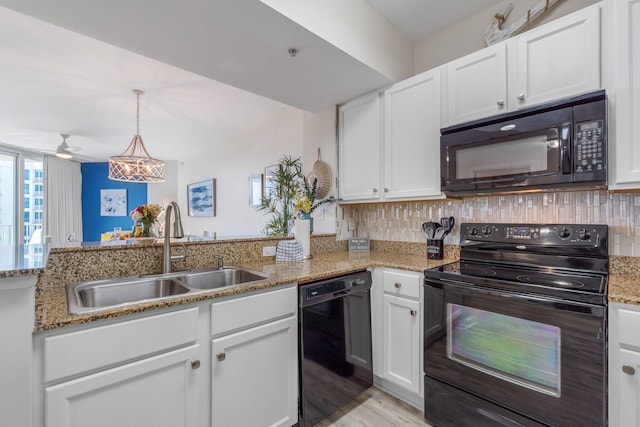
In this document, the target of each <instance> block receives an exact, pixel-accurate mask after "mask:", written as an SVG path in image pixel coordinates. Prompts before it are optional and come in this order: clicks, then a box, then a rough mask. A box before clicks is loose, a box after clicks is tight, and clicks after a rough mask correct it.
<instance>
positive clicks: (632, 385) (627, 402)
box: [612, 349, 640, 427]
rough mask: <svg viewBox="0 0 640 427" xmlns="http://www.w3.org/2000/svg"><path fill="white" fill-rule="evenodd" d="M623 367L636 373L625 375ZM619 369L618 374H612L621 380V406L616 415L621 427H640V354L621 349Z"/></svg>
mask: <svg viewBox="0 0 640 427" xmlns="http://www.w3.org/2000/svg"><path fill="white" fill-rule="evenodd" d="M623 367H625V370H629V369H630V368H631V369H634V370H635V373H634V374H628V373H625V372H624V371H623V370H622V369H623ZM618 369H619V371H618V372H616V373H612V374H614V375H616V376H617V377H618V378H619V388H618V398H619V404H618V406H617V410H618V414H616V415H617V418H618V420H619V422H620V424H619V426H620V427H638V426H640V353H637V352H635V351H630V350H625V349H621V350H620V366H619V367H618ZM614 408H616V407H615V406H614ZM614 408H612V409H614Z"/></svg>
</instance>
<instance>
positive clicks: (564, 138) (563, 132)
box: [560, 125, 571, 174]
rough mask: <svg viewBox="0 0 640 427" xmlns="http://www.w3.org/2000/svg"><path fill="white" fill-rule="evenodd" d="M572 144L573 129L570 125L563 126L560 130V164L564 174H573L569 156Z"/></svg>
mask: <svg viewBox="0 0 640 427" xmlns="http://www.w3.org/2000/svg"><path fill="white" fill-rule="evenodd" d="M570 144H571V128H570V127H569V126H568V125H565V126H562V128H561V129H560V164H561V165H562V173H563V174H569V173H571V156H570V155H569V146H570Z"/></svg>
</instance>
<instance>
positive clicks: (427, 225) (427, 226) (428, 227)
mask: <svg viewBox="0 0 640 427" xmlns="http://www.w3.org/2000/svg"><path fill="white" fill-rule="evenodd" d="M422 231H423V232H424V235H425V236H427V239H433V228H432V227H431V225H430V223H429V222H423V223H422Z"/></svg>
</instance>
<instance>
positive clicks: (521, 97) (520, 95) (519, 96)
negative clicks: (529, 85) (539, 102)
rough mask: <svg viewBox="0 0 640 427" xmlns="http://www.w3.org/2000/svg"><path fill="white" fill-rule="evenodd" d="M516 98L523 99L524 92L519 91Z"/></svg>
mask: <svg viewBox="0 0 640 427" xmlns="http://www.w3.org/2000/svg"><path fill="white" fill-rule="evenodd" d="M518 99H519V100H520V101H524V93H520V94H518Z"/></svg>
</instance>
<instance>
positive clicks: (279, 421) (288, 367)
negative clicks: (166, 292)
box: [211, 317, 298, 427]
mask: <svg viewBox="0 0 640 427" xmlns="http://www.w3.org/2000/svg"><path fill="white" fill-rule="evenodd" d="M296 330H297V321H296V319H295V318H294V317H289V318H286V319H282V320H278V321H276V322H271V323H268V324H266V325H262V326H258V327H255V328H250V329H247V330H244V331H241V332H238V333H235V334H230V335H226V336H224V337H222V338H217V339H214V340H213V344H212V356H213V358H212V368H211V390H212V396H211V420H212V422H211V425H212V426H213V427H225V426H239V427H241V426H247V427H250V426H290V425H293V424H295V423H296V422H297V421H298V419H297V413H298V405H297V403H298V401H297V398H298V392H297V384H298V370H297V363H298V362H297V358H298V354H297V351H292V349H296V348H297V345H296V343H297V341H298V336H297V332H296Z"/></svg>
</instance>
